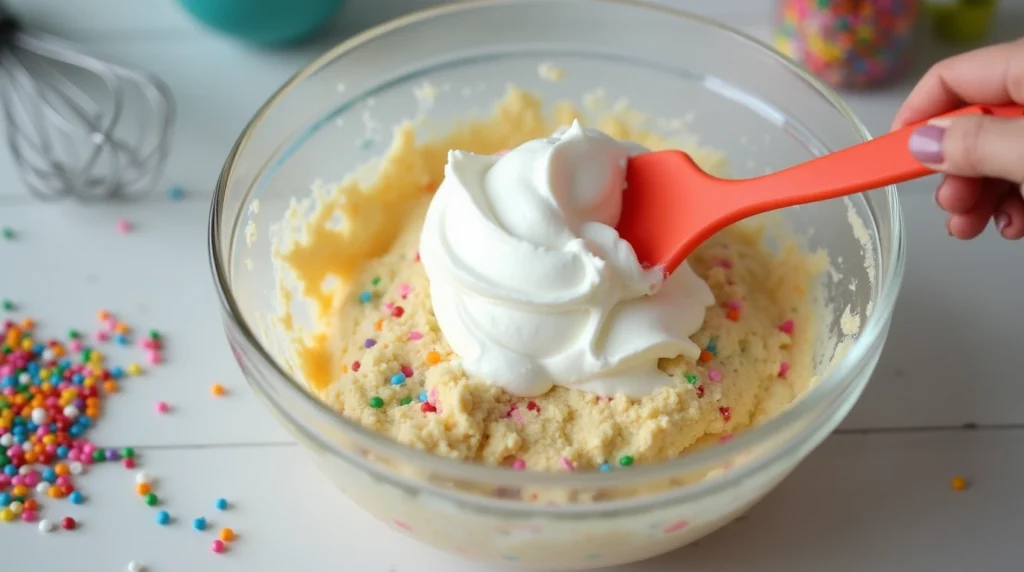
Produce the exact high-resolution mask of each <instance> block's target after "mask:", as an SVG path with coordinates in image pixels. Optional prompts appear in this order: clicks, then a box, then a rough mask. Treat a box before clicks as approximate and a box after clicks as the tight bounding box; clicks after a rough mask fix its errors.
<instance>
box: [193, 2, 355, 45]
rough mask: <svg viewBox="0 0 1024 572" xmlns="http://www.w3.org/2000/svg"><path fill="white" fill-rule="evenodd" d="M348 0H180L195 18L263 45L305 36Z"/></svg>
mask: <svg viewBox="0 0 1024 572" xmlns="http://www.w3.org/2000/svg"><path fill="white" fill-rule="evenodd" d="M343 2H344V0H178V3H180V4H181V6H182V7H183V8H184V9H185V11H187V12H188V13H189V14H191V15H192V16H193V17H194V18H195V19H197V20H199V21H200V22H202V23H203V24H205V25H207V26H209V27H210V28H213V29H215V30H217V31H219V32H223V33H225V34H229V35H232V36H235V37H237V38H240V39H242V40H244V41H246V42H250V43H254V44H262V45H284V44H291V43H295V42H297V41H299V40H302V39H305V38H307V37H308V36H310V35H311V34H312V33H313V32H316V31H317V30H318V29H320V27H321V26H323V25H324V24H325V23H326V22H327V21H328V19H330V17H331V16H332V15H333V14H334V13H335V12H337V11H338V9H339V8H340V7H341V5H342V3H343Z"/></svg>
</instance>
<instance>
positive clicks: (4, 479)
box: [0, 473, 11, 489]
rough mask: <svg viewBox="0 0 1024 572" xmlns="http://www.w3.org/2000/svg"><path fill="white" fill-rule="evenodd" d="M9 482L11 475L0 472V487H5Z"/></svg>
mask: <svg viewBox="0 0 1024 572" xmlns="http://www.w3.org/2000/svg"><path fill="white" fill-rule="evenodd" d="M10 484H11V477H8V476H7V475H5V474H2V473H0V489H3V488H6V487H7V485H10Z"/></svg>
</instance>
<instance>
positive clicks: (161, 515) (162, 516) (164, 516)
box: [156, 510, 171, 526]
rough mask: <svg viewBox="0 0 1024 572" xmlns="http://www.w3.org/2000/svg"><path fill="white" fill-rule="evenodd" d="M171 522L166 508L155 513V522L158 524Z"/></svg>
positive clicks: (162, 524)
mask: <svg viewBox="0 0 1024 572" xmlns="http://www.w3.org/2000/svg"><path fill="white" fill-rule="evenodd" d="M170 522H171V515H170V513H168V512H167V511H166V510H162V511H160V512H158V513H156V523H157V524H159V525H160V526H164V525H166V524H168V523H170Z"/></svg>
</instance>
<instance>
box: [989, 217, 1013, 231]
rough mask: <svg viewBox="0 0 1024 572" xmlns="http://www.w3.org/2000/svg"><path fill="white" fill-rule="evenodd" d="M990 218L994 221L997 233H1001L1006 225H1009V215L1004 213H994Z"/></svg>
mask: <svg viewBox="0 0 1024 572" xmlns="http://www.w3.org/2000/svg"><path fill="white" fill-rule="evenodd" d="M992 220H994V221H995V223H996V230H998V231H999V234H1002V233H1003V231H1004V230H1006V227H1008V226H1010V217H1009V216H1007V214H1006V213H996V214H995V216H993V217H992Z"/></svg>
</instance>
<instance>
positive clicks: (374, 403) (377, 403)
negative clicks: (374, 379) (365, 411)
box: [370, 396, 384, 409]
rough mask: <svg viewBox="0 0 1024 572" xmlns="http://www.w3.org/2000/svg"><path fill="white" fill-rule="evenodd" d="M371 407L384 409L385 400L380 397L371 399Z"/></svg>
mask: <svg viewBox="0 0 1024 572" xmlns="http://www.w3.org/2000/svg"><path fill="white" fill-rule="evenodd" d="M370 407H372V408H374V409H380V408H381V407H384V400H383V399H381V398H380V397H377V396H373V397H371V398H370Z"/></svg>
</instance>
